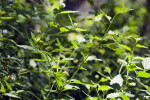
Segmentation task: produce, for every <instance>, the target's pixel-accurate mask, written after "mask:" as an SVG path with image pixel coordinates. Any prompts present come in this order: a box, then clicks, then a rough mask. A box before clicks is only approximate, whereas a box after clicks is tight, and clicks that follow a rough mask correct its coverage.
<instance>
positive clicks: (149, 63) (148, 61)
mask: <svg viewBox="0 0 150 100" xmlns="http://www.w3.org/2000/svg"><path fill="white" fill-rule="evenodd" d="M142 65H143V67H144V69H146V70H149V69H150V57H146V58H144V60H143V61H142Z"/></svg>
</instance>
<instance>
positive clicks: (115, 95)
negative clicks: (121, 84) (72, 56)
mask: <svg viewBox="0 0 150 100" xmlns="http://www.w3.org/2000/svg"><path fill="white" fill-rule="evenodd" d="M116 97H120V95H119V93H110V94H108V95H107V97H106V98H116Z"/></svg>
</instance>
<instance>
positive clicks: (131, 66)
mask: <svg viewBox="0 0 150 100" xmlns="http://www.w3.org/2000/svg"><path fill="white" fill-rule="evenodd" d="M126 68H127V70H128V71H133V70H135V69H136V65H135V64H130V65H127V66H126Z"/></svg>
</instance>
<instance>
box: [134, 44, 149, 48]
mask: <svg viewBox="0 0 150 100" xmlns="http://www.w3.org/2000/svg"><path fill="white" fill-rule="evenodd" d="M136 47H139V48H147V47H146V46H144V45H140V44H137V45H136Z"/></svg>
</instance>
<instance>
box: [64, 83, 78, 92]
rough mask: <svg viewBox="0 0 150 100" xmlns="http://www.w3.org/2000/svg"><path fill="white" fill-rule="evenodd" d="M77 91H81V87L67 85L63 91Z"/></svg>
mask: <svg viewBox="0 0 150 100" xmlns="http://www.w3.org/2000/svg"><path fill="white" fill-rule="evenodd" d="M77 89H80V88H79V87H77V86H74V85H68V84H67V85H65V87H64V89H63V91H67V90H77Z"/></svg>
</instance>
